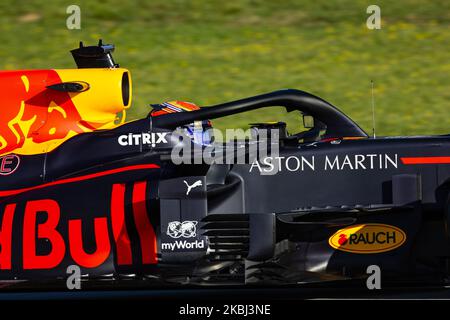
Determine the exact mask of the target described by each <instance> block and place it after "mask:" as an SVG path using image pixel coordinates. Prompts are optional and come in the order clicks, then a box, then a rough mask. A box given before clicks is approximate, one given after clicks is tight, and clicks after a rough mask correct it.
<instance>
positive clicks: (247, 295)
mask: <svg viewBox="0 0 450 320" xmlns="http://www.w3.org/2000/svg"><path fill="white" fill-rule="evenodd" d="M116 299H117V300H152V301H161V302H164V301H166V302H167V301H196V302H198V301H210V302H218V301H240V302H250V301H259V302H263V301H296V300H310V299H313V300H316V299H319V300H334V299H339V300H342V299H352V300H353V299H356V300H379V299H395V300H397V299H407V300H411V299H412V300H415V299H418V300H423V299H433V300H442V299H445V300H447V299H450V287H445V288H426V289H424V288H399V289H382V290H367V289H353V288H332V289H326V288H292V287H291V288H273V287H252V288H246V287H228V288H188V289H151V290H145V289H138V290H86V291H83V290H72V291H69V290H66V291H56V290H55V291H40V292H23V291H21V292H2V293H0V301H23V300H54V301H58V300H96V301H98V300H116Z"/></svg>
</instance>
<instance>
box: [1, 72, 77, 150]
mask: <svg viewBox="0 0 450 320" xmlns="http://www.w3.org/2000/svg"><path fill="white" fill-rule="evenodd" d="M57 83H61V79H60V77H59V75H58V73H57V72H56V71H54V70H35V71H4V72H0V88H1V92H0V101H1V104H2V112H1V117H0V155H2V154H7V153H10V152H12V151H15V150H17V149H19V148H21V147H23V146H24V144H25V143H26V142H27V140H31V141H32V142H33V143H36V144H42V143H44V142H48V141H52V140H58V139H64V138H66V137H67V136H68V135H69V133H70V132H75V133H81V132H83V131H84V130H83V127H82V126H81V125H80V123H79V122H80V121H81V117H80V115H79V113H78V111H77V109H76V107H75V105H74V104H73V102H72V100H71V97H70V95H69V93H67V92H61V91H56V90H52V89H48V88H47V86H49V85H53V84H57ZM42 151H43V150H42ZM42 151H41V152H42Z"/></svg>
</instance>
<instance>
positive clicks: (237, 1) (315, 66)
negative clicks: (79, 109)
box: [0, 0, 450, 135]
mask: <svg viewBox="0 0 450 320" xmlns="http://www.w3.org/2000/svg"><path fill="white" fill-rule="evenodd" d="M73 4H74V5H78V6H79V7H80V9H81V29H80V30H68V29H67V27H66V20H67V18H68V17H69V14H67V13H66V9H67V7H68V6H70V5H73ZM371 4H376V5H378V6H379V7H380V8H381V29H380V30H369V29H368V28H367V26H366V20H367V18H368V17H369V15H370V14H367V13H366V9H367V7H368V6H369V5H371ZM99 38H102V39H103V40H104V42H105V43H114V44H115V45H116V51H115V53H114V57H115V60H116V62H118V63H119V64H120V65H121V67H124V68H128V69H129V70H130V71H131V73H132V76H133V85H134V86H133V90H134V95H133V99H134V102H133V106H132V108H131V110H130V111H129V113H128V120H132V119H136V118H138V117H140V116H145V115H146V114H147V113H148V111H149V110H150V108H149V104H150V103H158V102H163V101H169V100H175V99H177V100H185V101H191V102H194V103H197V104H198V105H201V106H202V105H211V104H217V103H221V102H226V101H230V100H235V99H239V98H243V97H247V96H252V95H256V94H260V93H265V92H269V91H273V90H276V89H281V88H296V89H301V90H305V91H308V92H311V93H313V94H315V95H318V96H320V97H322V98H324V99H325V100H327V101H329V102H331V103H332V104H334V105H336V106H338V107H339V108H340V109H341V110H343V111H344V112H345V113H347V114H348V115H349V116H350V117H351V118H353V119H354V120H355V121H356V122H358V123H359V124H360V125H361V126H362V127H363V128H364V129H365V130H366V131H368V132H371V127H372V111H371V80H373V81H374V83H375V90H374V94H375V104H376V119H377V120H376V122H377V125H376V127H377V135H403V134H408V135H416V134H444V133H450V117H449V111H450V103H449V98H450V78H449V74H450V59H449V58H450V56H449V52H450V1H442V0H441V1H425V0H424V1H419V0H397V1H380V0H377V1H376V2H373V1H365V0H340V1H330V0H314V1H307V0H305V1H304V0H277V1H271V0H226V1H219V0H209V1H204V0H96V1H87V0H86V1H83V0H77V1H75V0H71V1H56V0H28V1H21V0H1V2H0V43H1V45H0V69H6V70H8V69H30V68H73V67H75V64H74V62H73V60H72V58H71V56H70V54H69V52H68V51H69V50H70V49H74V48H76V47H77V46H78V42H79V41H80V40H83V41H84V42H85V43H86V44H96V43H97V41H98V39H99ZM0 116H1V111H0ZM280 119H281V120H284V121H287V122H288V123H289V124H290V125H296V124H298V125H299V120H300V119H299V118H298V115H293V114H285V112H284V111H283V109H281V108H273V109H270V110H269V111H267V110H266V111H262V112H258V111H254V112H250V113H247V114H245V116H242V115H241V116H232V117H227V118H224V119H222V120H218V121H215V122H214V124H215V126H217V127H219V128H221V129H223V128H226V127H233V128H234V127H242V128H246V127H247V124H248V123H250V122H255V121H276V120H280Z"/></svg>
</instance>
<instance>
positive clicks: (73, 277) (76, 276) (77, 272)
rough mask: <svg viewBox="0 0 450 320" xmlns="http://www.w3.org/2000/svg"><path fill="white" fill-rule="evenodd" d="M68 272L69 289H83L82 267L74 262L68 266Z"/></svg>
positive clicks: (67, 284)
mask: <svg viewBox="0 0 450 320" xmlns="http://www.w3.org/2000/svg"><path fill="white" fill-rule="evenodd" d="M66 273H67V274H68V275H69V277H67V280H66V286H67V289H69V290H74V289H75V290H81V269H80V267H79V266H77V265H75V264H72V265H70V266H68V267H67V270H66Z"/></svg>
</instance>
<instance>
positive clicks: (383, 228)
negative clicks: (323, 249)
mask: <svg viewBox="0 0 450 320" xmlns="http://www.w3.org/2000/svg"><path fill="white" fill-rule="evenodd" d="M405 241H406V234H405V232H403V230H401V229H400V228H397V227H395V226H391V225H387V224H376V223H368V224H359V225H353V226H350V227H347V228H344V229H341V230H339V231H337V232H336V233H335V234H333V235H332V236H331V237H330V239H329V240H328V243H329V244H330V246H332V247H333V248H335V249H337V250H341V251H346V252H352V253H360V254H371V253H380V252H386V251H390V250H394V249H396V248H398V247H400V246H401V245H402V244H403V243H404V242H405Z"/></svg>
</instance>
